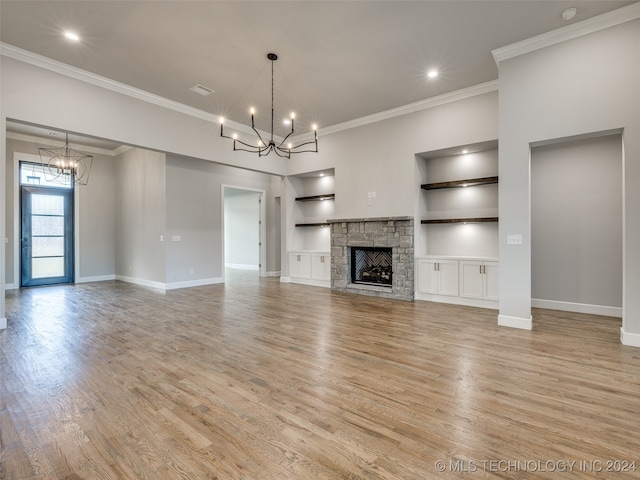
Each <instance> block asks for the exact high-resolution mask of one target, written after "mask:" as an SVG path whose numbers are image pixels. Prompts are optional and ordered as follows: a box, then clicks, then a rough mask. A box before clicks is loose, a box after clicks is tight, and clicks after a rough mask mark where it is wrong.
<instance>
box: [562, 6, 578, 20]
mask: <svg viewBox="0 0 640 480" xmlns="http://www.w3.org/2000/svg"><path fill="white" fill-rule="evenodd" d="M576 13H578V9H577V8H574V7H571V8H567V9H566V10H565V11H564V12H562V19H563V20H571V19H572V18H573V17H575V16H576Z"/></svg>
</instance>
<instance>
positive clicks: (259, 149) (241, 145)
mask: <svg viewBox="0 0 640 480" xmlns="http://www.w3.org/2000/svg"><path fill="white" fill-rule="evenodd" d="M267 58H268V59H269V60H270V61H271V136H270V138H269V141H268V142H267V141H265V140H264V139H263V138H262V135H260V132H258V130H256V127H255V123H254V118H253V116H254V114H255V109H254V108H251V129H252V130H253V131H254V132H255V134H256V136H257V137H258V138H257V140H256V144H255V145H251V144H249V143H246V142H243V141H242V140H240V139H239V138H238V134H237V133H234V134H233V135H232V136H228V135H225V134H224V118H221V119H220V136H221V137H223V138H229V139H231V140H233V150H234V151H235V150H242V151H244V152H250V153H257V154H258V156H260V157H264V156H267V155H269V154H270V153H271V152H274V153H275V154H276V155H278V156H280V157H285V158H291V154H293V153H304V152H312V153H317V152H318V128H317V126H316V125H312V127H311V128H312V130H313V140H310V141H308V142H303V143H300V144H297V145H294V144H293V143H291V142H288V140H289V137H291V135H293V133H294V120H295V114H294V113H291V118H290V119H289V120H287V121H285V123H287V124H291V131H290V132H289V134H288V135H287V136H286V137H284V138H283V139H282V141H280V142H279V143H276V140H275V139H274V136H273V115H274V108H273V62H275V61H276V60H277V59H278V55H276V54H275V53H269V54H267Z"/></svg>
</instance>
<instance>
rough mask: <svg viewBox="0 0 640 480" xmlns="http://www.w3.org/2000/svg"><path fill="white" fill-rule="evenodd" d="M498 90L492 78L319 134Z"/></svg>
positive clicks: (351, 121) (496, 83)
mask: <svg viewBox="0 0 640 480" xmlns="http://www.w3.org/2000/svg"><path fill="white" fill-rule="evenodd" d="M497 91H498V80H491V81H490V82H485V83H480V84H479V85H473V86H471V87H467V88H463V89H460V90H456V91H454V92H449V93H444V94H442V95H438V96H436V97H429V98H425V99H424V100H419V101H417V102H414V103H409V104H407V105H402V106H400V107H396V108H392V109H390V110H385V111H383V112H378V113H373V114H371V115H367V116H364V117H360V118H356V119H354V120H349V121H348V122H343V123H338V124H336V125H332V126H330V127H327V128H323V129H320V130H318V136H320V135H330V134H332V133H337V132H342V131H344V130H349V129H351V128H356V127H362V126H364V125H369V124H371V123H376V122H380V121H383V120H389V119H391V118H395V117H400V116H402V115H407V114H408V113H414V112H419V111H421V110H428V109H430V108H434V107H438V106H440V105H445V104H447V103H453V102H458V101H460V100H464V99H466V98H471V97H475V96H478V95H484V94H485V93H490V92H497Z"/></svg>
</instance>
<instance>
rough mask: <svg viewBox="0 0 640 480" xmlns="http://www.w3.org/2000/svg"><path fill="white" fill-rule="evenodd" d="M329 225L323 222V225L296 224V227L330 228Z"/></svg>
mask: <svg viewBox="0 0 640 480" xmlns="http://www.w3.org/2000/svg"><path fill="white" fill-rule="evenodd" d="M328 226H329V223H327V222H321V223H296V227H328Z"/></svg>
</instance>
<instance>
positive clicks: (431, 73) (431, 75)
mask: <svg viewBox="0 0 640 480" xmlns="http://www.w3.org/2000/svg"><path fill="white" fill-rule="evenodd" d="M437 76H438V71H437V70H435V69H434V70H429V71H428V72H427V77H429V78H436V77H437Z"/></svg>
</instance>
